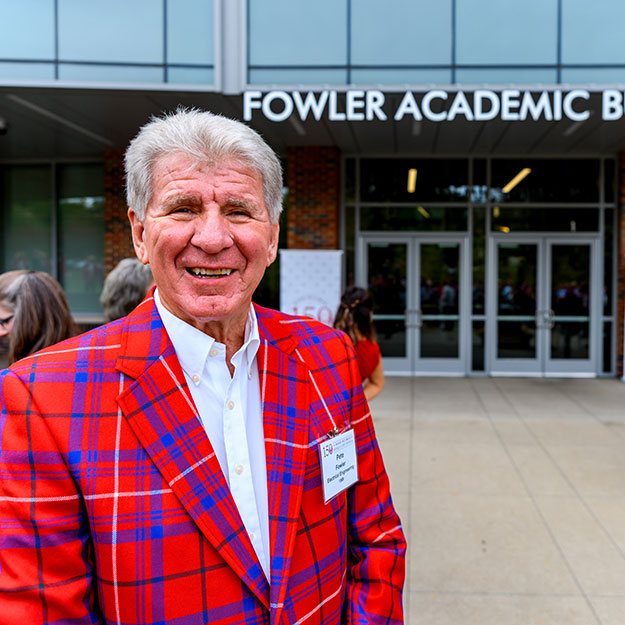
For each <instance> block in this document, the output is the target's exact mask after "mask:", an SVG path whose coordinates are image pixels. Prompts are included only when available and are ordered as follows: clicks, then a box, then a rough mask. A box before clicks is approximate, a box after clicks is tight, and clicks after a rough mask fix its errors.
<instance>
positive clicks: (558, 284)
mask: <svg viewBox="0 0 625 625" xmlns="http://www.w3.org/2000/svg"><path fill="white" fill-rule="evenodd" d="M589 293H590V245H584V244H580V245H552V246H551V309H552V310H553V313H554V318H553V322H554V326H553V328H552V330H551V358H565V359H568V358H588V357H589V354H590V351H589V350H590V348H589V333H590V317H589V306H590V299H589Z"/></svg>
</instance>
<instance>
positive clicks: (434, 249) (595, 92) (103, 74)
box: [0, 0, 625, 377]
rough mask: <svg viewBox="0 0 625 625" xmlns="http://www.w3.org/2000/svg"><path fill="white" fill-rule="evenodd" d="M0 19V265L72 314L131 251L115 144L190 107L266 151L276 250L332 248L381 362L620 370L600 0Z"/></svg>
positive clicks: (413, 370)
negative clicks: (60, 296) (279, 167)
mask: <svg viewBox="0 0 625 625" xmlns="http://www.w3.org/2000/svg"><path fill="white" fill-rule="evenodd" d="M0 20H1V22H2V23H3V24H5V25H7V24H8V25H10V28H8V29H5V31H6V32H5V33H4V34H3V37H2V38H0V224H1V226H2V231H1V233H0V246H1V249H0V271H6V270H10V269H16V268H28V269H42V270H45V271H48V272H50V273H52V274H53V275H55V276H56V277H58V278H59V280H60V281H61V283H62V284H63V286H64V287H65V289H66V292H67V294H68V299H69V301H70V305H71V307H72V310H73V312H74V314H75V316H76V319H77V320H78V321H79V322H81V323H83V324H94V323H99V322H100V320H101V312H100V308H99V302H98V297H99V293H100V290H101V286H102V281H103V279H104V275H105V274H106V272H107V271H109V270H110V269H111V268H112V267H113V266H114V265H115V264H116V262H117V261H118V260H120V259H121V258H123V257H125V256H129V255H132V254H133V252H132V246H131V242H130V233H129V229H128V226H127V220H126V210H127V207H126V205H125V200H124V180H123V162H122V161H123V150H124V148H125V146H126V145H127V143H128V141H129V140H130V138H131V137H132V136H134V134H136V132H137V130H138V128H139V127H140V126H141V125H142V124H143V123H145V122H146V121H147V120H148V119H149V117H150V116H151V115H158V114H159V113H161V112H163V111H170V110H174V109H175V108H176V107H178V106H181V105H182V106H197V107H200V108H206V109H209V110H212V111H214V112H218V113H221V114H224V115H226V116H229V117H234V118H238V119H240V120H243V121H245V122H246V123H248V124H250V125H251V126H252V127H254V128H255V129H257V130H258V131H259V132H260V133H261V134H263V136H264V137H265V138H266V139H267V140H268V142H269V143H270V144H271V145H272V146H273V147H274V149H275V150H276V151H277V152H278V153H279V154H280V155H281V157H282V158H283V162H284V166H285V172H286V176H285V182H286V185H285V208H286V210H285V213H284V217H283V223H282V242H281V245H282V246H283V247H288V248H290V249H341V250H343V251H344V255H343V257H344V282H345V284H346V285H347V284H351V283H357V284H361V285H366V286H369V287H370V288H371V290H372V292H373V295H374V298H375V302H376V312H375V321H376V327H377V330H378V340H379V342H380V345H381V348H382V353H383V356H384V358H385V368H386V370H387V371H389V372H392V373H395V374H398V375H528V376H589V377H592V376H621V375H622V372H623V364H622V363H623V347H622V346H623V325H624V318H623V304H624V301H625V299H624V293H623V286H624V285H625V280H624V275H625V273H624V272H625V263H624V262H623V257H624V254H623V243H624V242H625V222H624V220H623V217H622V204H623V200H624V198H625V117H624V108H625V107H624V103H625V93H624V90H625V48H624V47H623V46H622V45H621V41H622V34H621V32H620V30H621V29H620V25H621V24H622V23H623V21H624V20H625V5H624V4H623V3H622V2H620V1H619V0H595V2H592V3H589V2H587V1H583V0H528V1H527V2H525V3H523V4H522V5H519V4H518V3H512V2H508V1H507V0H505V1H502V0H437V2H426V1H425V0H385V1H384V2H381V1H380V0H317V1H316V2H314V3H311V2H304V1H303V0H133V1H132V2H123V1H122V0H108V2H106V3H104V2H84V1H82V0H21V2H19V3H17V2H13V1H11V0H0ZM278 271H279V267H277V266H276V267H274V268H272V269H271V270H270V271H269V272H268V275H267V277H266V279H265V281H264V283H263V285H262V286H261V289H260V292H259V298H260V300H261V302H262V303H266V304H269V305H273V306H277V305H278V288H277V285H278V279H277V276H278Z"/></svg>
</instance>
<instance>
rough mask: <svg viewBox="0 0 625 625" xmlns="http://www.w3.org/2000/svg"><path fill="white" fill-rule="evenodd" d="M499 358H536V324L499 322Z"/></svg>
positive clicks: (529, 322)
mask: <svg viewBox="0 0 625 625" xmlns="http://www.w3.org/2000/svg"><path fill="white" fill-rule="evenodd" d="M497 358H524V359H525V358H529V359H533V358H536V322H535V321H533V320H530V319H528V320H527V321H507V320H500V321H498V322H497Z"/></svg>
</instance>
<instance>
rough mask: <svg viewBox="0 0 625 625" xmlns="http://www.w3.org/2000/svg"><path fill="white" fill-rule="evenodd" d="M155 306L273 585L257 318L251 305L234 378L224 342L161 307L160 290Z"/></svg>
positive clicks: (237, 355) (155, 296)
mask: <svg viewBox="0 0 625 625" xmlns="http://www.w3.org/2000/svg"><path fill="white" fill-rule="evenodd" d="M154 301H155V302H156V308H157V310H158V312H159V314H160V316H161V319H162V320H163V325H164V326H165V330H166V331H167V334H168V335H169V338H170V339H171V342H172V343H173V346H174V349H175V350H176V356H178V360H179V361H180V365H181V366H182V371H183V372H184V376H185V378H186V380H187V384H188V385H189V389H190V391H191V396H192V397H193V401H194V402H195V405H196V407H197V409H198V413H199V415H200V419H201V421H202V424H203V426H204V429H205V430H206V434H207V435H208V438H209V440H210V442H211V444H212V446H213V449H214V450H215V455H216V456H217V459H218V460H219V465H220V466H221V470H222V471H223V474H224V476H225V478H226V481H227V482H228V485H229V486H230V492H231V493H232V496H233V498H234V502H235V504H236V506H237V508H238V509H239V513H240V515H241V518H242V520H243V525H244V526H245V529H246V530H247V533H248V535H249V537H250V540H251V542H252V546H253V547H254V551H256V555H257V556H258V559H259V560H260V563H261V566H262V568H263V571H264V572H265V576H266V577H267V579H268V580H269V579H270V577H269V573H270V570H269V569H270V566H269V563H270V555H269V509H268V503H267V464H266V459H265V437H264V432H263V413H262V406H261V399H260V382H259V377H258V365H257V363H256V353H257V352H258V347H259V345H260V337H259V334H258V321H257V319H256V313H255V312H254V309H253V307H251V306H250V311H249V313H248V316H247V321H246V324H245V336H244V343H243V346H242V347H241V349H239V351H237V353H236V354H234V356H233V357H232V364H233V366H234V374H233V375H232V376H231V375H230V371H229V369H228V365H227V364H226V346H225V345H224V344H223V343H217V342H216V341H215V339H214V338H212V337H211V336H208V335H207V334H204V332H202V331H201V330H198V329H197V328H194V327H193V326H191V325H189V324H188V323H186V322H185V321H182V319H179V318H178V317H176V316H175V315H173V314H172V313H170V312H169V311H168V310H167V309H166V308H165V306H163V304H162V302H161V300H160V297H159V294H158V289H157V290H156V291H155V292H154Z"/></svg>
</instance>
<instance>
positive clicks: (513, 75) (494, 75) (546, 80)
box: [456, 46, 558, 85]
mask: <svg viewBox="0 0 625 625" xmlns="http://www.w3.org/2000/svg"><path fill="white" fill-rule="evenodd" d="M528 47H529V46H528ZM556 82H558V73H557V71H556V69H555V68H554V69H545V68H538V67H506V68H501V69H499V68H488V69H473V68H472V69H468V68H462V67H459V68H457V69H456V83H458V84H465V85H467V84H468V85H484V84H490V85H510V84H514V85H519V84H526V85H528V84H531V85H552V84H554V83H556Z"/></svg>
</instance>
